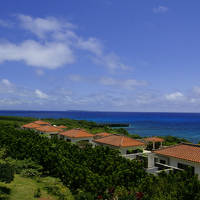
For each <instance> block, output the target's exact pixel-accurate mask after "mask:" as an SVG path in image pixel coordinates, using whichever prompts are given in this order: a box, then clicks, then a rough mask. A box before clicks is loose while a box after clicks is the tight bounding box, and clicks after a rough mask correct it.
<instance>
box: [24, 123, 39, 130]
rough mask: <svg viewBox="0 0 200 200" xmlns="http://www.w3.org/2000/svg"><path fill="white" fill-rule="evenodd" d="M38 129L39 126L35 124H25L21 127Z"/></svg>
mask: <svg viewBox="0 0 200 200" xmlns="http://www.w3.org/2000/svg"><path fill="white" fill-rule="evenodd" d="M38 127H40V125H39V124H35V123H29V124H25V125H23V126H22V128H30V129H31V128H38Z"/></svg>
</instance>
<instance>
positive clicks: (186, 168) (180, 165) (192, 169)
mask: <svg viewBox="0 0 200 200" xmlns="http://www.w3.org/2000/svg"><path fill="white" fill-rule="evenodd" d="M177 167H178V168H180V169H184V170H191V172H192V174H193V175H194V167H192V166H190V165H185V164H182V163H178V165H177Z"/></svg>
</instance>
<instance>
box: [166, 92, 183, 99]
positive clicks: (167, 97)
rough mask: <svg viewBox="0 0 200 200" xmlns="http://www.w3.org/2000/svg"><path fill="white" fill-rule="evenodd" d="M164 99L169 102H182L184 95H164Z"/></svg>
mask: <svg viewBox="0 0 200 200" xmlns="http://www.w3.org/2000/svg"><path fill="white" fill-rule="evenodd" d="M165 98H166V99H167V100H169V101H176V100H182V99H183V98H184V95H183V94H182V93H181V92H174V93H171V94H167V95H165Z"/></svg>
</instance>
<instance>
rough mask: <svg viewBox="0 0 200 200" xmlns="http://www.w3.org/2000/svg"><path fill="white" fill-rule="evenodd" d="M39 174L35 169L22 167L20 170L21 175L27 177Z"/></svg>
mask: <svg viewBox="0 0 200 200" xmlns="http://www.w3.org/2000/svg"><path fill="white" fill-rule="evenodd" d="M40 175H41V173H39V172H38V171H37V170H36V169H23V170H22V172H21V176H23V177H29V178H34V177H38V176H40Z"/></svg>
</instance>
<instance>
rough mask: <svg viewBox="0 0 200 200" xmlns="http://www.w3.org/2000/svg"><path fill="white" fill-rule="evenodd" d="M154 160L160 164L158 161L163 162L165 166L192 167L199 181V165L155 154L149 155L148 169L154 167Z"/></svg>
mask: <svg viewBox="0 0 200 200" xmlns="http://www.w3.org/2000/svg"><path fill="white" fill-rule="evenodd" d="M154 158H158V162H160V160H165V161H166V165H169V166H173V167H178V163H181V164H185V165H189V166H192V167H194V173H195V174H197V175H198V178H199V179H200V163H195V162H190V161H186V160H182V159H178V158H173V157H167V156H161V155H157V154H150V155H149V157H148V168H151V167H154V166H155V165H154Z"/></svg>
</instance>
